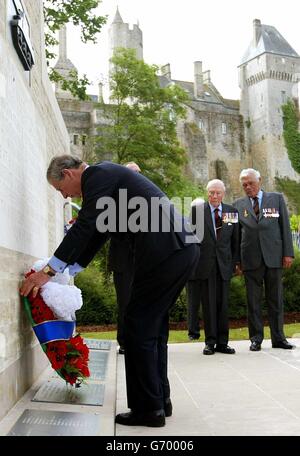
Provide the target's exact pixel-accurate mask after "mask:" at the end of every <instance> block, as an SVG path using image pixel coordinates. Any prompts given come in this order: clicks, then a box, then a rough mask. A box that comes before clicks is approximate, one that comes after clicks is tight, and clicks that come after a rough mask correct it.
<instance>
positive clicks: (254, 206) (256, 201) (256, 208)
mask: <svg viewBox="0 0 300 456" xmlns="http://www.w3.org/2000/svg"><path fill="white" fill-rule="evenodd" d="M253 210H254V213H255V215H256V220H257V221H258V219H259V204H258V198H257V196H255V197H254V198H253Z"/></svg>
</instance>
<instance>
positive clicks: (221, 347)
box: [215, 345, 235, 355]
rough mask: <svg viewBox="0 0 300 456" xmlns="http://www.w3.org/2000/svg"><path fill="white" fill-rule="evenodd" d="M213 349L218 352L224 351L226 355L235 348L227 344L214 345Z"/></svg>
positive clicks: (232, 352)
mask: <svg viewBox="0 0 300 456" xmlns="http://www.w3.org/2000/svg"><path fill="white" fill-rule="evenodd" d="M215 351H216V352H219V353H226V354H228V355H233V354H234V353H235V349H234V348H231V347H229V345H216V348H215Z"/></svg>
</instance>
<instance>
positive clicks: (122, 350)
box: [119, 345, 125, 355]
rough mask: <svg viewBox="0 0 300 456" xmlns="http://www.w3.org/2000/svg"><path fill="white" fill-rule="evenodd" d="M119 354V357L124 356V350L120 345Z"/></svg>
mask: <svg viewBox="0 0 300 456" xmlns="http://www.w3.org/2000/svg"><path fill="white" fill-rule="evenodd" d="M119 353H120V355H124V354H125V348H124V347H122V346H121V345H120V348H119Z"/></svg>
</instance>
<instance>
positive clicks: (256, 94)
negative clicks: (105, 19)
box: [55, 9, 300, 198]
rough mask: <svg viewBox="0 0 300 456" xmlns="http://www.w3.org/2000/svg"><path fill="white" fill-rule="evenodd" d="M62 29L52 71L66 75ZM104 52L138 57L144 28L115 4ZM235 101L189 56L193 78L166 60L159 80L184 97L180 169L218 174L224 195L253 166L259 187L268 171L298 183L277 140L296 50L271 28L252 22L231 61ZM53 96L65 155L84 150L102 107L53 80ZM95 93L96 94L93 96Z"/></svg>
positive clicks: (293, 91)
mask: <svg viewBox="0 0 300 456" xmlns="http://www.w3.org/2000/svg"><path fill="white" fill-rule="evenodd" d="M66 39H67V37H66V29H62V30H61V31H60V52H59V59H58V62H57V64H56V67H55V69H56V70H57V71H59V72H61V73H62V74H64V75H66V74H67V73H68V71H69V70H70V69H73V68H74V65H73V64H72V63H71V62H70V60H69V59H68V58H67V47H66ZM109 40H110V56H112V54H113V52H114V49H116V48H118V47H125V48H132V49H135V50H136V55H137V57H138V58H139V59H142V58H143V34H142V31H141V29H140V27H139V25H137V24H135V25H134V26H133V28H132V29H131V28H130V27H129V25H128V24H127V23H124V21H123V19H122V17H121V15H120V12H119V10H118V9H117V11H116V14H115V17H114V19H113V21H112V23H111V25H110V29H109ZM238 70H239V85H240V88H241V99H240V100H230V99H225V98H223V97H222V95H221V94H220V93H219V92H218V90H217V88H216V87H215V86H214V84H213V82H212V80H211V75H210V71H203V69H202V62H201V61H197V62H194V81H193V82H189V81H179V80H176V79H172V75H171V68H170V65H169V64H167V65H164V66H163V67H161V70H160V75H158V77H159V79H160V84H161V86H163V87H165V86H167V85H169V84H174V83H175V84H178V85H179V86H181V87H182V88H183V89H184V90H185V91H186V92H187V93H188V95H189V98H190V107H189V108H188V111H187V117H186V119H184V120H180V121H179V122H178V125H177V131H178V138H179V141H180V143H181V144H182V146H183V147H184V148H185V150H186V152H187V155H188V165H187V169H186V172H187V174H188V176H189V177H190V178H191V179H192V180H193V181H194V182H196V183H199V184H202V185H206V183H207V181H208V180H209V179H213V178H220V179H222V180H223V181H224V182H225V184H226V187H227V192H228V196H230V197H232V198H234V197H236V196H239V195H240V193H241V189H240V184H239V181H238V176H239V173H240V171H241V169H242V168H245V167H254V168H256V169H258V170H260V172H261V174H262V178H263V185H264V188H265V190H274V189H275V177H289V178H290V179H292V180H296V181H299V178H300V176H299V175H298V174H297V173H296V172H295V171H294V170H293V168H292V166H291V163H290V160H289V158H288V155H287V151H286V148H285V145H284V140H283V136H282V133H283V121H282V111H281V106H282V105H283V104H284V103H286V101H287V100H288V99H293V100H294V101H296V102H298V91H297V83H298V82H299V81H300V56H299V55H298V54H297V52H296V51H295V50H294V49H293V48H292V47H291V46H290V45H289V43H287V41H286V40H285V39H284V38H283V36H282V35H281V34H280V33H279V32H278V31H277V30H276V28H275V27H273V26H269V25H264V24H261V22H260V21H259V20H258V19H255V20H254V22H253V38H252V41H251V43H250V45H249V47H248V49H247V51H246V53H245V55H244V56H243V58H242V60H241V63H240V65H239V67H238ZM56 98H57V101H58V103H59V106H60V108H61V111H62V114H63V118H64V120H65V123H66V126H67V129H68V132H69V135H70V143H71V151H72V153H75V154H79V155H81V156H83V157H84V156H85V154H86V153H87V152H88V147H89V146H88V142H87V138H88V137H90V136H95V135H97V126H99V125H100V124H101V110H100V109H99V107H97V105H96V103H95V102H96V101H102V100H103V96H102V85H101V84H99V96H98V99H95V97H93V98H92V100H91V101H79V100H76V99H74V98H73V97H72V96H71V94H70V93H68V92H64V91H62V90H61V89H60V87H59V86H58V85H57V86H56ZM96 98H97V97H96Z"/></svg>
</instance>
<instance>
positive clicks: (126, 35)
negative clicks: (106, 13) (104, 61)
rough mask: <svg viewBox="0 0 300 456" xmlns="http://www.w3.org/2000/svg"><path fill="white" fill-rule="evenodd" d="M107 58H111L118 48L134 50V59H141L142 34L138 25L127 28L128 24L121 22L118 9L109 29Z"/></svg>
mask: <svg viewBox="0 0 300 456" xmlns="http://www.w3.org/2000/svg"><path fill="white" fill-rule="evenodd" d="M108 33H109V58H111V57H112V56H113V53H114V50H115V49H116V48H119V47H123V48H128V49H135V51H136V57H137V58H138V59H140V60H142V59H143V33H142V31H141V29H140V27H139V25H138V24H134V25H133V28H132V29H130V28H129V24H126V23H125V22H123V19H122V17H121V15H120V12H119V9H118V8H117V11H116V14H115V17H114V20H113V22H112V23H111V26H110V28H109V32H108Z"/></svg>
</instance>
